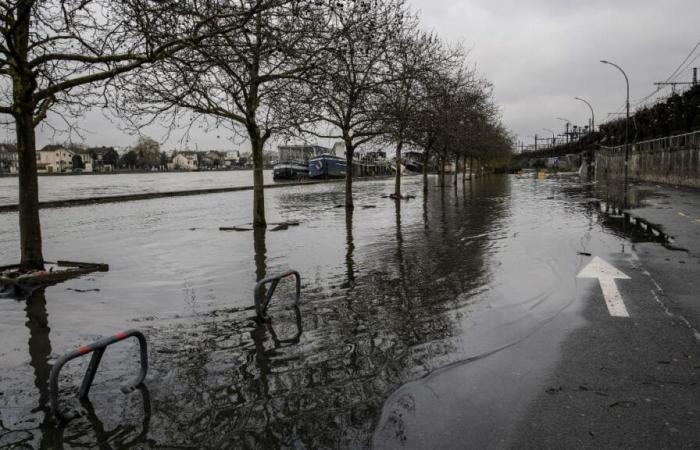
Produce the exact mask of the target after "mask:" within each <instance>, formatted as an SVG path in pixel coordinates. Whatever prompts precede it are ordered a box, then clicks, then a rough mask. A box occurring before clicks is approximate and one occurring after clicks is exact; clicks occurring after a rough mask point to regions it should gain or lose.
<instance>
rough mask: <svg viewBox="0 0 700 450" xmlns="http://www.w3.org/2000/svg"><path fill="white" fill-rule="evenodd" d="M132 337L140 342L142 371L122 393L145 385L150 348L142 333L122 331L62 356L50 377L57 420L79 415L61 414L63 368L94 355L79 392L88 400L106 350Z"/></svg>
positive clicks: (52, 403) (52, 405)
mask: <svg viewBox="0 0 700 450" xmlns="http://www.w3.org/2000/svg"><path fill="white" fill-rule="evenodd" d="M130 337H135V338H136V339H138V341H139V347H140V350H141V370H140V372H139V375H138V377H136V379H134V380H133V381H132V382H131V383H129V384H128V385H126V386H124V387H122V392H124V393H128V392H131V391H133V390H134V389H136V388H137V387H138V386H140V385H141V384H142V383H143V380H144V379H145V378H146V373H147V372H148V346H147V343H146V337H145V336H144V335H143V333H141V332H140V331H138V330H127V331H122V332H119V333H117V334H115V335H114V336H109V337H106V338H104V339H100V340H99V341H96V342H93V343H92V344H88V345H83V346H81V347H78V348H77V349H75V350H73V351H72V352H70V353H67V354H65V355H63V356H61V357H60V358H59V359H58V360H57V361H56V363H55V364H54V365H53V367H52V368H51V374H50V376H49V383H50V384H49V386H50V395H51V411H52V412H53V414H54V415H55V416H56V418H57V419H59V420H62V421H66V420H70V419H73V418H75V417H77V414H76V413H75V412H74V411H70V412H68V413H66V414H64V413H63V412H61V409H60V407H59V395H58V394H59V387H58V377H59V375H60V373H61V369H62V368H63V366H65V365H66V363H68V361H71V360H73V359H76V358H80V357H82V356H85V355H87V354H89V353H92V358H91V359H90V363H89V364H88V368H87V371H86V372H85V377H84V378H83V383H82V384H81V386H80V391H79V392H78V398H80V399H86V398H87V396H88V393H89V392H90V387H91V386H92V382H93V380H94V379H95V374H96V373H97V368H98V367H99V365H100V361H101V360H102V355H103V354H104V352H105V350H107V347H109V346H110V345H112V344H116V343H117V342H120V341H123V340H124V339H128V338H130Z"/></svg>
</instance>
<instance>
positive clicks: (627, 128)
mask: <svg viewBox="0 0 700 450" xmlns="http://www.w3.org/2000/svg"><path fill="white" fill-rule="evenodd" d="M600 62H602V63H603V64H608V65H610V66H613V67H615V68H616V69H617V70H619V71H620V72H622V75H624V77H625V83H627V100H626V102H625V107H626V108H627V113H626V117H627V119H626V120H625V183H627V175H628V167H627V166H628V163H629V156H630V150H629V146H630V142H629V141H630V80H629V78H628V77H627V74H626V73H625V71H624V70H622V67H620V66H618V65H617V64H615V63H612V62H610V61H606V60H604V59H603V60H601V61H600Z"/></svg>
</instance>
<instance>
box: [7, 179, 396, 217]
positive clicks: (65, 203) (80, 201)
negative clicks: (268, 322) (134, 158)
mask: <svg viewBox="0 0 700 450" xmlns="http://www.w3.org/2000/svg"><path fill="white" fill-rule="evenodd" d="M388 178H394V176H393V175H391V176H381V177H358V178H353V180H354V181H371V180H384V179H388ZM342 182H345V179H344V178H338V179H333V180H322V181H304V182H283V183H276V184H266V185H265V189H277V188H284V187H291V186H313V185H316V184H324V183H342ZM252 190H253V186H237V187H224V188H209V189H190V190H186V191H170V192H146V193H140V194H124V195H107V196H103V197H87V198H72V199H66V200H52V201H46V202H39V209H50V208H70V207H74V206H86V205H98V204H103V203H120V202H131V201H138V200H151V199H156V198H168V197H190V196H195V195H208V194H221V193H225V192H240V191H252ZM18 210H19V205H17V204H12V205H0V213H10V212H17V211H18Z"/></svg>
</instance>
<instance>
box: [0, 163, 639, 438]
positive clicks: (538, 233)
mask: <svg viewBox="0 0 700 450" xmlns="http://www.w3.org/2000/svg"><path fill="white" fill-rule="evenodd" d="M158 176H162V175H158ZM114 178H118V177H114ZM421 181H422V180H421V179H420V177H414V178H406V179H405V180H404V189H405V191H406V193H409V194H412V195H415V196H416V199H414V200H410V201H405V202H394V201H391V200H389V199H387V198H382V195H386V194H388V193H390V192H391V190H392V187H393V181H392V180H373V181H366V182H360V183H357V184H356V185H355V189H356V191H355V198H356V208H355V210H354V213H346V210H345V209H344V208H338V207H336V206H337V205H339V204H341V203H342V201H343V191H342V189H343V186H342V185H341V184H322V185H314V186H296V187H290V188H289V189H284V190H270V191H268V192H267V193H266V207H267V211H268V220H269V221H270V222H281V221H298V222H299V223H300V225H299V226H297V227H290V228H289V229H288V230H286V231H279V232H272V231H270V230H269V229H268V231H255V232H240V233H227V232H221V231H219V227H221V226H232V225H244V224H246V223H248V222H249V220H250V213H251V211H252V196H251V194H250V193H249V192H236V193H227V194H214V195H205V196H199V197H183V198H166V199H154V200H147V201H139V202H129V203H116V204H103V205H93V206H85V207H76V208H65V209H51V210H44V211H42V226H43V230H44V241H45V256H46V257H47V259H48V260H51V259H66V260H79V261H90V262H104V263H108V264H109V265H110V271H109V272H107V273H99V274H95V275H91V276H87V277H83V278H80V279H77V280H72V281H70V282H66V283H62V284H59V285H55V286H51V287H48V288H46V289H42V290H38V291H35V292H34V293H33V294H31V296H30V297H29V298H28V299H26V300H18V299H15V298H0V329H2V330H3V331H2V334H1V335H0V340H1V342H0V371H1V373H2V380H1V381H0V447H1V446H18V447H23V448H24V447H26V448H57V447H60V446H61V445H63V446H65V447H78V446H86V447H97V446H100V447H103V448H125V447H130V446H136V447H139V446H140V447H167V448H175V447H177V448H181V447H206V448H214V447H215V448H220V447H227V448H364V447H369V446H371V445H372V444H373V443H374V444H375V445H376V446H378V447H398V446H400V445H401V443H402V441H403V439H404V438H403V436H404V435H405V433H406V432H407V430H406V429H405V426H406V425H405V423H406V421H405V420H404V419H405V418H402V414H404V413H405V414H407V415H408V414H410V411H411V405H410V397H406V396H401V395H399V397H397V396H396V393H399V394H400V393H401V392H402V387H405V386H410V385H411V384H412V383H417V382H421V380H424V379H426V378H427V377H431V376H435V375H436V374H443V375H445V374H447V379H450V377H449V374H450V373H457V372H452V371H453V370H455V369H460V370H464V368H468V367H470V365H471V364H472V363H474V362H478V361H483V360H485V358H486V356H488V355H494V354H498V353H499V352H500V351H502V350H503V349H507V348H511V347H513V346H514V345H517V344H518V343H519V342H522V341H524V340H526V339H528V337H530V336H531V335H532V334H533V333H534V332H535V331H536V330H538V329H540V328H542V327H543V326H544V325H545V324H547V323H548V322H550V321H551V320H552V318H554V317H557V316H559V317H562V316H565V317H569V318H570V320H569V321H568V322H567V323H568V324H569V325H570V327H568V328H567V330H562V333H565V332H570V331H571V329H573V328H575V326H577V324H579V323H580V322H581V319H580V318H579V316H578V314H579V310H580V305H579V304H578V300H577V299H579V298H580V297H581V296H580V295H579V291H580V290H581V289H583V288H582V287H580V286H579V285H578V282H577V280H576V274H577V273H578V271H579V270H580V268H581V266H582V264H584V263H585V262H586V259H585V257H584V256H579V255H578V252H587V251H591V250H592V249H593V248H595V249H598V250H600V251H601V252H602V254H605V253H604V252H605V249H608V250H607V251H610V252H612V251H619V248H620V246H621V245H622V246H624V245H625V243H627V242H628V237H627V235H626V234H625V232H624V230H623V231H620V230H614V229H611V228H610V227H608V226H607V225H606V223H605V221H606V219H605V217H604V215H603V214H601V213H600V208H599V206H597V205H594V206H592V203H591V197H592V195H593V193H592V187H591V186H585V185H584V186H582V185H581V184H580V183H579V182H578V181H577V180H573V179H548V180H546V181H539V180H537V179H535V178H532V177H527V178H516V177H493V178H488V179H484V180H475V181H474V182H473V183H471V184H470V183H467V184H466V185H464V186H463V185H462V183H461V182H460V183H459V186H458V187H452V186H449V187H446V188H445V189H444V190H441V189H439V188H436V187H435V186H433V187H431V190H430V193H429V194H428V195H427V196H423V192H422V185H421ZM433 181H434V180H433ZM16 220H17V216H16V214H14V213H12V214H1V215H0V229H1V230H3V232H2V234H1V235H0V265H1V264H8V263H12V262H14V261H16V259H17V258H18V249H17V247H18V244H17V242H18V233H17V231H16ZM637 239H644V236H638V237H637ZM601 249H602V250H601ZM290 268H291V269H296V270H298V271H299V272H300V273H301V275H302V278H303V280H302V296H301V302H300V306H299V308H298V309H295V308H293V306H292V304H293V289H292V286H291V285H286V284H281V285H280V287H279V288H278V290H277V291H278V292H277V293H276V296H275V299H274V300H273V303H272V306H271V308H270V311H269V313H270V315H271V316H272V321H271V322H270V323H269V324H260V323H258V322H256V321H255V320H254V312H253V309H252V306H253V288H254V285H255V282H256V280H259V279H261V278H263V277H265V276H269V275H272V274H279V273H282V272H284V271H285V270H287V269H290ZM128 328H137V329H140V330H142V331H143V332H144V333H145V334H146V336H147V337H148V341H149V354H150V371H149V374H148V377H147V380H146V383H145V387H144V388H142V389H140V390H137V391H135V392H133V393H131V394H123V393H122V392H121V391H120V390H119V389H118V388H119V386H120V385H122V384H124V383H126V382H127V381H129V380H130V379H132V378H133V377H134V376H135V374H136V373H137V371H138V353H137V347H136V345H135V343H133V342H130V341H129V342H125V343H120V344H116V345H114V346H113V347H110V348H109V349H108V350H107V352H106V354H105V357H104V359H103V362H102V364H101V366H100V370H99V372H98V375H97V377H96V379H95V384H94V386H93V388H92V390H91V392H90V402H84V403H83V404H82V405H81V404H79V403H78V401H77V399H76V398H75V397H76V392H77V388H78V387H79V385H80V382H81V377H82V374H83V373H84V370H85V368H86V366H87V358H84V359H83V360H78V361H74V362H72V363H69V364H68V365H67V366H66V368H65V369H64V370H63V372H62V373H61V379H60V381H61V391H60V393H61V398H62V407H63V408H69V407H73V408H76V409H79V410H80V411H82V416H81V417H80V418H78V419H75V420H72V421H70V422H69V423H68V424H66V425H59V424H57V423H56V422H55V420H54V419H53V417H52V416H51V414H50V409H49V403H48V400H49V385H48V375H49V372H50V369H51V365H52V363H53V362H54V361H55V360H56V359H57V358H58V357H59V356H60V355H62V354H64V353H66V352H68V351H70V350H71V349H73V348H76V347H77V346H79V345H81V344H83V343H86V342H90V341H93V340H96V339H98V338H99V337H101V336H106V335H109V334H112V333H115V332H117V331H119V330H122V329H128ZM560 334H561V333H560ZM559 338H561V339H563V334H562V335H561V336H559ZM551 344H552V345H554V344H556V340H552V342H551ZM520 357H521V358H525V359H528V358H530V357H531V361H536V362H537V364H534V363H532V362H531V363H530V366H529V368H528V370H531V371H538V370H541V371H546V370H547V367H550V366H551V365H553V364H555V363H556V358H557V352H556V349H554V350H553V351H551V352H545V353H543V354H536V355H529V354H522V355H520ZM479 373H480V374H481V375H480V376H481V377H482V379H481V384H479V386H480V388H481V387H483V390H482V391H481V392H480V395H482V396H483V395H485V393H488V392H489V388H488V387H486V386H487V385H488V383H486V382H484V381H485V380H488V379H496V378H497V377H498V372H497V371H496V370H495V368H493V367H492V370H491V371H481V372H479ZM452 378H455V377H452ZM456 382H457V383H460V381H459V379H458V380H457V381H456ZM535 388H536V387H535V386H518V390H519V392H518V393H517V398H518V401H519V402H520V403H526V402H527V400H528V398H530V397H529V396H530V395H531V393H532V392H534V391H535ZM532 395H534V394H532ZM407 399H408V400H407ZM442 402H443V399H439V398H435V399H434V403H435V407H436V411H439V410H440V405H441V404H442ZM397 405H398V406H397ZM505 405H506V407H505V408H502V409H503V410H502V411H498V414H497V415H495V416H493V417H495V418H497V419H498V420H499V423H501V422H502V423H508V420H510V419H512V418H513V415H515V414H516V412H517V407H516V406H513V405H512V404H509V403H505ZM463 406H464V408H467V409H468V408H469V405H468V404H467V405H463ZM502 406H503V405H502ZM479 408H480V409H479V410H478V411H474V412H473V414H472V415H471V416H469V415H468V416H466V417H467V418H471V419H474V421H473V422H472V423H470V426H472V427H473V428H474V433H475V434H478V433H481V432H482V431H483V433H482V434H483V435H484V436H486V435H487V434H488V433H489V429H492V428H493V423H492V422H489V421H488V420H483V417H484V415H485V414H486V410H485V409H483V407H482V406H479ZM477 417H479V418H481V420H477V419H476V418H477ZM494 420H495V419H494ZM499 430H500V429H499Z"/></svg>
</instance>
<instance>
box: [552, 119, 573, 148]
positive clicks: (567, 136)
mask: <svg viewBox="0 0 700 450" xmlns="http://www.w3.org/2000/svg"><path fill="white" fill-rule="evenodd" d="M555 119H557V120H563V121H564V122H566V133H564V134H566V143H567V144H568V143H569V138H570V136H569V126H570V125H571V121H570V120H569V119H567V118H565V117H555Z"/></svg>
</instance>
